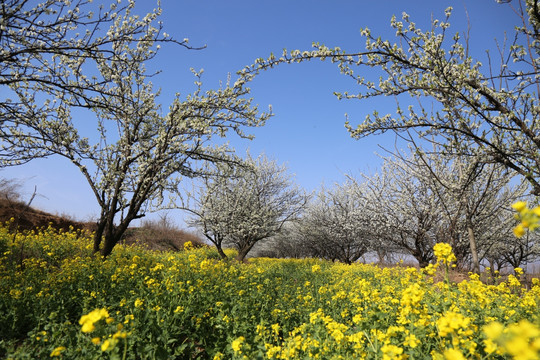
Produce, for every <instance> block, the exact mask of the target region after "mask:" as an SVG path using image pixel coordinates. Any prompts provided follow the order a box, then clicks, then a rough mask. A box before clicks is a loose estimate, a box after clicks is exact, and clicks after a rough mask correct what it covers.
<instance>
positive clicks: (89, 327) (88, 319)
mask: <svg viewBox="0 0 540 360" xmlns="http://www.w3.org/2000/svg"><path fill="white" fill-rule="evenodd" d="M108 318H109V313H108V312H107V310H106V309H96V310H93V311H91V312H90V313H88V314H87V315H83V316H81V318H80V320H79V325H82V328H81V331H82V332H84V333H89V332H92V331H94V330H95V328H96V327H95V326H94V324H95V323H96V322H98V321H99V320H101V319H108Z"/></svg>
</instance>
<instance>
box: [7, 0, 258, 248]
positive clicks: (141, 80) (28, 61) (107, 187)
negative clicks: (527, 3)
mask: <svg viewBox="0 0 540 360" xmlns="http://www.w3.org/2000/svg"><path fill="white" fill-rule="evenodd" d="M90 2H91V1H85V0H80V1H77V2H74V3H71V2H70V1H60V0H47V1H44V2H41V3H33V2H32V3H31V2H28V1H12V0H9V1H7V2H6V3H3V6H2V7H0V12H1V15H2V16H1V17H0V31H1V36H0V41H1V44H2V50H0V61H1V62H0V85H1V86H2V96H3V98H2V101H1V102H0V122H1V124H2V126H1V127H0V161H1V165H3V166H10V165H17V164H21V163H24V162H27V161H30V160H32V159H34V158H36V157H44V156H49V155H57V156H61V157H64V158H66V159H68V160H69V161H70V162H71V163H73V164H74V165H75V166H76V167H77V168H78V169H79V170H80V171H81V173H82V175H83V176H84V178H85V179H86V180H87V182H88V184H89V186H90V188H91V190H92V192H93V193H94V195H95V198H96V200H97V202H98V204H99V206H100V208H101V213H100V217H99V220H98V223H97V231H96V233H95V238H94V251H95V252H98V251H99V252H101V254H102V255H104V256H107V255H108V254H110V252H111V251H112V249H113V247H114V246H115V244H116V243H117V242H118V241H119V240H120V238H121V236H122V234H123V233H124V232H125V230H126V229H127V227H128V225H129V224H130V223H131V221H133V220H134V219H137V218H140V217H142V216H144V214H145V213H146V212H147V211H151V210H155V209H159V208H160V207H162V206H164V205H167V204H166V201H165V198H167V197H168V196H169V195H172V196H173V197H174V195H175V193H176V192H177V189H178V184H179V182H180V181H181V180H182V178H184V177H195V176H197V175H199V170H200V167H199V164H200V163H201V162H205V161H210V162H227V161H229V156H228V155H227V152H229V151H231V149H228V148H227V147H225V146H210V145H208V143H209V141H210V139H211V138H212V137H213V136H225V135H226V134H227V133H228V131H229V130H230V131H232V132H235V133H236V134H238V135H239V136H242V137H249V135H246V134H245V133H244V129H245V128H246V127H250V126H259V125H262V124H264V121H265V120H266V119H267V117H268V114H265V113H262V114H261V113H259V111H258V109H257V107H256V106H252V105H251V99H249V98H247V97H246V95H247V94H248V93H249V89H247V88H244V86H243V85H244V83H243V82H241V81H240V82H237V83H235V84H231V83H230V82H229V81H228V82H226V83H225V84H224V85H222V87H221V88H220V89H218V90H209V91H203V90H202V83H201V80H200V77H201V73H200V72H195V79H196V84H197V89H196V90H195V91H194V92H193V93H192V94H190V95H188V96H186V97H185V98H180V95H177V96H176V97H175V99H174V100H173V101H172V103H171V104H170V105H169V107H168V110H167V111H166V112H165V113H163V111H162V110H161V107H160V104H159V103H158V100H157V97H158V95H159V91H157V90H154V89H153V86H152V83H151V82H150V78H151V77H152V76H153V75H154V74H153V73H149V72H148V71H147V70H146V68H145V64H146V63H148V62H149V61H150V60H152V59H153V58H154V57H155V56H156V54H157V52H158V50H159V47H160V44H162V43H174V44H176V45H180V46H183V47H186V48H190V47H189V46H188V44H187V40H184V41H176V40H174V39H172V38H170V37H169V36H168V35H167V34H165V33H163V32H162V29H161V23H160V22H159V21H158V19H159V15H160V13H161V9H160V8H157V9H155V10H153V11H152V12H150V13H148V14H146V15H144V16H142V17H141V16H139V15H137V14H135V13H134V11H135V2H134V1H133V0H130V1H128V3H127V4H126V5H123V4H122V3H121V1H117V2H113V3H111V4H107V7H105V6H104V5H101V6H98V5H95V4H90ZM74 108H76V109H77V110H78V111H79V110H80V109H81V108H82V109H87V110H88V109H89V110H91V111H87V112H88V113H89V114H86V113H85V115H90V116H89V117H90V118H92V117H93V118H94V119H95V122H94V128H95V132H93V133H92V132H91V131H90V132H89V131H88V130H87V129H88V127H89V122H90V120H89V119H86V118H85V119H84V121H78V117H79V116H80V113H79V112H77V116H74V114H73V109H74ZM82 129H85V130H82Z"/></svg>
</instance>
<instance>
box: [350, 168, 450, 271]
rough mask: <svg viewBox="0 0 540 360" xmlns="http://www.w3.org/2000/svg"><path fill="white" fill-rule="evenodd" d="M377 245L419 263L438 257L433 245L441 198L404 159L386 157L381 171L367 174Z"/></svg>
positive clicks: (365, 192)
mask: <svg viewBox="0 0 540 360" xmlns="http://www.w3.org/2000/svg"><path fill="white" fill-rule="evenodd" d="M364 177H365V179H364V181H365V188H366V189H367V190H363V191H358V194H359V195H358V196H363V197H365V198H366V199H367V200H368V201H366V204H367V206H368V207H369V210H371V211H370V213H371V214H372V223H373V224H372V225H373V226H372V231H373V237H374V238H376V239H379V242H380V243H379V245H378V246H377V248H381V249H386V250H387V251H393V252H400V253H404V254H408V255H411V256H412V257H414V258H415V259H416V260H417V261H418V263H419V265H420V267H425V266H427V265H428V264H429V263H430V262H431V261H433V260H434V259H435V256H434V254H433V246H434V245H435V243H436V242H437V235H438V233H440V232H441V230H442V225H443V221H442V220H443V218H442V213H441V207H440V200H439V199H438V198H437V196H434V195H435V194H434V193H433V189H432V188H431V187H430V186H429V183H426V182H425V181H423V180H424V179H423V178H422V177H419V176H417V174H415V172H414V171H411V168H410V167H409V166H408V164H407V163H406V162H404V161H402V159H398V158H386V159H385V160H384V163H383V166H382V168H381V170H380V172H379V173H377V174H374V175H371V176H364Z"/></svg>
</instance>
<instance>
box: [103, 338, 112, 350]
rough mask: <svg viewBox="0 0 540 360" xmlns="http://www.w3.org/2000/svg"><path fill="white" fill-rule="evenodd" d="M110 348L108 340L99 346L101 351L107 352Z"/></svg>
mask: <svg viewBox="0 0 540 360" xmlns="http://www.w3.org/2000/svg"><path fill="white" fill-rule="evenodd" d="M110 346H111V341H110V340H105V341H104V342H103V344H101V351H107V349H108V348H109V347H110Z"/></svg>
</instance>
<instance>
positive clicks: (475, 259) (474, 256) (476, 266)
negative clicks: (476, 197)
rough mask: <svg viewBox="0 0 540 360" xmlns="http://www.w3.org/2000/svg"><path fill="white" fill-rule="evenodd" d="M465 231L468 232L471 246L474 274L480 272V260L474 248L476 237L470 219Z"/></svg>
mask: <svg viewBox="0 0 540 360" xmlns="http://www.w3.org/2000/svg"><path fill="white" fill-rule="evenodd" d="M467 232H468V233H469V246H470V248H471V256H472V263H473V271H474V272H475V273H476V274H480V261H479V260H478V250H477V249H476V238H475V236H474V231H473V228H472V224H471V223H470V221H469V222H468V224H467Z"/></svg>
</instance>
